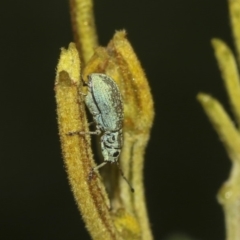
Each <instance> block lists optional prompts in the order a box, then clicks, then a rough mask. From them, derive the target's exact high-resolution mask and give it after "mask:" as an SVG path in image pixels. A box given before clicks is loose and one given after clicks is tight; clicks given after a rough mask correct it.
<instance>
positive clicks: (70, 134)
mask: <svg viewBox="0 0 240 240" xmlns="http://www.w3.org/2000/svg"><path fill="white" fill-rule="evenodd" d="M100 133H101V131H100V130H99V129H97V130H96V131H90V132H82V131H75V132H69V133H67V135H69V136H73V135H85V134H91V135H99V134H100Z"/></svg>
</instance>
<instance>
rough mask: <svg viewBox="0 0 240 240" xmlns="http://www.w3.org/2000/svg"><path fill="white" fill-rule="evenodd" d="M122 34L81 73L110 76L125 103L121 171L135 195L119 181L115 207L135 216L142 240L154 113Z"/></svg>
mask: <svg viewBox="0 0 240 240" xmlns="http://www.w3.org/2000/svg"><path fill="white" fill-rule="evenodd" d="M125 35H126V33H125V31H120V32H117V33H116V34H115V35H114V37H113V39H112V40H111V41H110V43H109V44H108V46H107V47H106V48H102V47H99V48H97V49H96V52H95V54H94V56H93V57H92V58H91V60H90V61H89V62H88V64H87V66H86V68H85V69H84V72H83V78H84V79H85V80H86V76H87V75H88V74H90V73H92V72H102V73H106V74H107V75H109V76H111V77H112V78H113V79H114V80H115V81H116V82H117V84H118V86H119V87H120V90H121V93H122V95H123V100H124V129H123V130H124V131H123V132H124V146H123V150H122V154H121V159H120V163H121V167H122V169H123V171H124V174H125V175H126V177H127V178H128V179H129V180H130V182H131V183H132V185H133V187H134V188H135V193H134V194H132V193H131V192H130V189H129V187H128V186H127V184H126V183H125V182H124V181H123V179H122V178H120V179H119V185H118V187H116V186H115V191H118V193H117V194H115V195H114V196H115V198H113V199H111V200H112V204H113V206H115V207H124V208H125V209H126V210H127V211H128V212H130V213H132V214H134V216H136V218H137V220H138V222H139V225H140V229H141V239H149V240H150V239H152V234H151V230H150V226H149V220H148V214H147V210H146V200H145V194H144V184H143V163H144V153H145V149H146V145H147V143H148V140H149V136H150V130H151V127H152V123H153V117H154V109H153V99H152V96H151V92H150V88H149V85H148V81H147V79H146V77H145V74H144V71H143V70H142V67H141V65H140V63H139V61H138V59H137V57H136V54H135V53H134V51H133V49H132V47H131V45H130V43H129V42H128V40H127V39H126V37H125Z"/></svg>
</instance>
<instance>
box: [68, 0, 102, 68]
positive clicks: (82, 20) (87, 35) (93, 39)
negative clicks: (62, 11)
mask: <svg viewBox="0 0 240 240" xmlns="http://www.w3.org/2000/svg"><path fill="white" fill-rule="evenodd" d="M69 2H70V13H71V19H72V26H73V33H74V41H75V43H76V46H77V49H78V50H79V52H80V53H81V60H82V65H83V66H85V64H86V63H87V62H88V60H89V59H90V58H91V57H92V55H93V52H94V49H95V47H97V45H98V40H97V33H96V27H95V22H94V13H93V2H92V0H69Z"/></svg>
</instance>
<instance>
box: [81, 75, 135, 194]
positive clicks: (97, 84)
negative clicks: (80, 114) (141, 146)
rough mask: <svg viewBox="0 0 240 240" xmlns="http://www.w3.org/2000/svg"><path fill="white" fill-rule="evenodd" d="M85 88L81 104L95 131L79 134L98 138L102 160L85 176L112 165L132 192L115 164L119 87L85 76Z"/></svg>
mask: <svg viewBox="0 0 240 240" xmlns="http://www.w3.org/2000/svg"><path fill="white" fill-rule="evenodd" d="M87 85H88V93H87V95H86V96H85V103H86V105H87V108H88V109H89V111H90V113H91V115H92V116H93V120H94V122H95V124H96V130H95V131H93V132H88V133H87V132H79V133H80V134H96V135H101V137H100V139H101V150H102V155H103V159H104V161H103V162H102V163H101V164H99V165H98V166H96V167H94V168H93V169H92V171H91V173H90V175H89V176H90V178H91V176H92V174H93V172H94V171H96V170H98V169H99V168H101V167H103V166H104V165H106V164H107V163H116V164H117V166H118V169H119V171H120V173H121V175H122V177H123V178H124V179H125V181H126V182H127V183H128V185H129V186H130V188H131V191H132V192H134V189H133V187H132V186H131V184H130V183H129V181H128V180H127V179H126V177H125V176H124V174H123V171H122V170H121V168H120V166H119V163H118V159H119V156H120V153H121V150H122V146H123V134H122V128H123V118H124V110H123V101H122V96H121V93H120V91H119V88H118V86H117V84H116V83H115V82H114V80H113V79H112V78H111V77H110V76H108V75H106V74H102V73H92V74H90V75H88V83H87Z"/></svg>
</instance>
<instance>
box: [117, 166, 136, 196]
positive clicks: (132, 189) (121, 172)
mask: <svg viewBox="0 0 240 240" xmlns="http://www.w3.org/2000/svg"><path fill="white" fill-rule="evenodd" d="M116 164H117V167H118V170H119V172H120V174H121V175H122V177H123V179H124V180H125V181H126V182H127V184H128V186H129V187H130V189H131V191H132V192H134V188H133V187H132V186H131V184H130V182H129V181H128V180H127V178H126V177H125V176H124V173H123V170H122V169H121V167H120V165H119V163H118V162H116Z"/></svg>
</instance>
